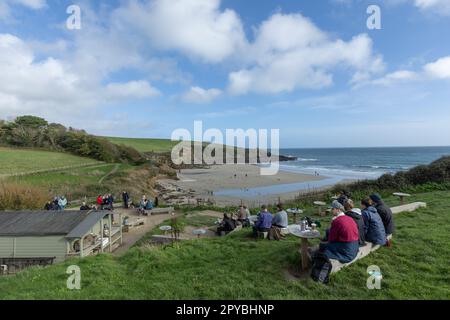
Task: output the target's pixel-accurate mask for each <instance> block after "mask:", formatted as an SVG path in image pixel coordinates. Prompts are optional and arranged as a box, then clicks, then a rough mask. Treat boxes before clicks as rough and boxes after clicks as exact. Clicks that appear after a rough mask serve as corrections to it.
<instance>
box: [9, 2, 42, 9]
mask: <svg viewBox="0 0 450 320" xmlns="http://www.w3.org/2000/svg"><path fill="white" fill-rule="evenodd" d="M11 2H12V3H18V4H21V5H24V6H26V7H29V8H31V9H42V8H44V7H45V6H46V1H45V0H12V1H11Z"/></svg>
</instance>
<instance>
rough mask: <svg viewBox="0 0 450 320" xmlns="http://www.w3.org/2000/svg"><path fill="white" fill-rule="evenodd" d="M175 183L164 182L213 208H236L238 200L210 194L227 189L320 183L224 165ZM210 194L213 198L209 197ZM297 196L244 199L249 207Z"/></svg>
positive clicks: (315, 178) (182, 175)
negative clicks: (210, 203) (220, 206)
mask: <svg viewBox="0 0 450 320" xmlns="http://www.w3.org/2000/svg"><path fill="white" fill-rule="evenodd" d="M178 178H179V180H164V181H162V182H163V183H170V184H172V185H175V186H176V187H177V188H180V189H182V190H186V191H187V190H191V191H192V192H191V194H192V195H194V196H195V197H202V198H204V199H214V201H215V202H216V204H217V205H237V204H239V203H240V201H241V199H240V197H238V196H218V195H215V194H214V193H215V192H217V191H223V190H228V189H243V190H245V189H249V188H255V187H265V186H273V185H281V184H291V183H299V182H310V181H311V182H312V181H319V180H322V179H324V177H321V176H314V175H308V174H300V173H293V172H285V171H279V172H278V173H277V174H276V175H273V176H263V175H261V174H260V168H259V167H258V166H256V165H248V164H227V165H216V166H211V167H210V168H207V169H186V170H181V173H178ZM211 192H213V194H211ZM298 194H299V192H288V193H281V194H271V195H264V196H260V197H258V196H255V197H252V198H251V199H248V198H246V199H245V200H244V202H246V203H247V204H248V205H249V206H257V205H259V204H262V203H265V202H266V203H275V202H276V201H277V200H278V198H280V199H281V200H286V199H293V198H294V197H295V196H296V195H298Z"/></svg>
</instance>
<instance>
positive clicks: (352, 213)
mask: <svg viewBox="0 0 450 320" xmlns="http://www.w3.org/2000/svg"><path fill="white" fill-rule="evenodd" d="M344 209H345V214H346V215H347V216H349V217H350V218H352V219H353V221H355V223H356V225H357V226H358V234H359V246H360V247H363V246H365V245H366V240H365V236H364V235H365V232H364V220H363V218H362V215H361V210H359V209H355V204H354V203H353V200H352V199H347V200H346V201H345V202H344Z"/></svg>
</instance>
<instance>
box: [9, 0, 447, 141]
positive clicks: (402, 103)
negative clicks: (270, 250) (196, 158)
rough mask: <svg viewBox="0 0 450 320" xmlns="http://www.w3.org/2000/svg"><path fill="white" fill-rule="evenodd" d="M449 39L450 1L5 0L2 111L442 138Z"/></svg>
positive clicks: (149, 130) (136, 123)
mask: <svg viewBox="0 0 450 320" xmlns="http://www.w3.org/2000/svg"><path fill="white" fill-rule="evenodd" d="M71 5H77V6H78V7H79V8H80V23H81V24H80V28H79V29H78V28H75V29H74V28H68V26H67V20H68V19H69V18H71V17H72V14H73V11H71V10H69V13H68V7H69V6H71ZM370 5H377V6H378V7H379V9H380V23H381V25H380V27H381V28H380V29H373V28H368V25H367V20H368V19H369V20H370V19H371V17H372V14H373V11H370V10H369V13H368V7H369V6H370ZM70 21H72V22H73V21H74V20H70ZM370 21H372V20H370ZM449 40H450V0H378V1H376V0H373V1H365V0H321V1H312V0H278V1H275V0H246V1H242V0H112V1H111V0H108V1H106V0H105V1H88V0H81V1H66V0H1V1H0V119H7V120H12V119H13V118H14V117H16V116H18V115H25V114H33V115H37V116H41V117H45V118H46V119H48V120H49V121H51V122H58V123H62V124H64V125H66V126H72V127H75V128H79V129H85V130H87V131H88V132H89V133H92V134H97V135H105V136H122V137H141V138H170V136H171V134H172V132H173V131H174V130H175V129H179V128H185V129H188V130H190V131H193V127H194V121H196V120H197V121H203V128H204V129H208V128H217V129H219V130H222V131H223V132H225V130H226V129H238V128H242V129H244V130H247V129H268V130H270V129H279V130H280V145H281V147H283V148H290V147H371V146H441V145H450V125H449V123H450V41H449Z"/></svg>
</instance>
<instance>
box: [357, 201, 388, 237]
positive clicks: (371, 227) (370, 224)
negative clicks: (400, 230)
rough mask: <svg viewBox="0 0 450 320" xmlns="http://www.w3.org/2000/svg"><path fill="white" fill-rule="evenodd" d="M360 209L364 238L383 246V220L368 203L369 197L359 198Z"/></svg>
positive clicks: (384, 235) (384, 232) (384, 234)
mask: <svg viewBox="0 0 450 320" xmlns="http://www.w3.org/2000/svg"><path fill="white" fill-rule="evenodd" d="M361 209H362V217H363V220H364V233H365V237H366V240H367V241H370V242H372V243H373V244H374V245H380V246H384V245H385V244H386V231H385V230H384V225H383V221H382V220H381V217H380V215H379V214H378V212H377V209H375V208H374V207H373V206H372V205H371V204H370V199H369V198H366V199H363V200H361Z"/></svg>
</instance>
